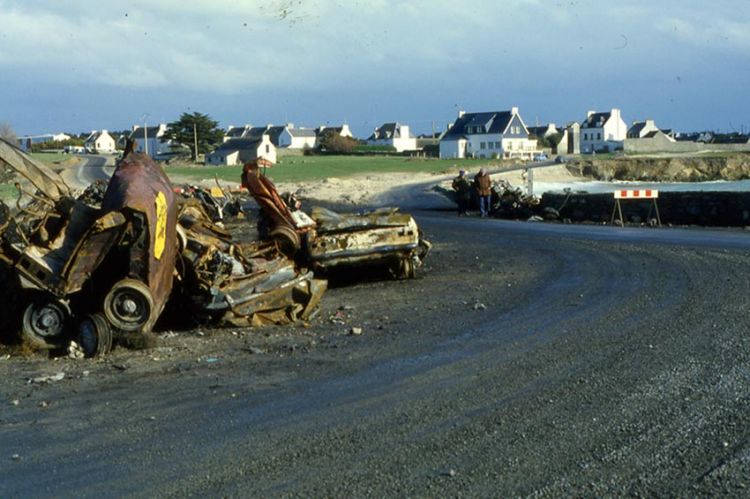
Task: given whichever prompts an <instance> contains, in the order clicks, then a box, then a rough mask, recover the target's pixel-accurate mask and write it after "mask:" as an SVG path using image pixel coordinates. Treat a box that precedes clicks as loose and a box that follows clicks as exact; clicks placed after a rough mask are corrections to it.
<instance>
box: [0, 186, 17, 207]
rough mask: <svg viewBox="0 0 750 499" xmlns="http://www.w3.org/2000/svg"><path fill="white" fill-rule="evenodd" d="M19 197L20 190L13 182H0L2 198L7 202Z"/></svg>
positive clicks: (0, 196)
mask: <svg viewBox="0 0 750 499" xmlns="http://www.w3.org/2000/svg"><path fill="white" fill-rule="evenodd" d="M17 197H18V191H17V190H16V186H14V185H13V184H0V199H2V200H3V201H5V202H6V203H7V202H8V201H10V200H14V199H16V198H17Z"/></svg>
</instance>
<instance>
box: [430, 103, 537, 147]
mask: <svg viewBox="0 0 750 499" xmlns="http://www.w3.org/2000/svg"><path fill="white" fill-rule="evenodd" d="M536 153H537V141H536V140H535V139H529V130H528V128H526V125H525V124H524V122H523V119H522V118H521V115H520V114H519V113H518V108H517V107H513V108H511V109H510V111H490V112H482V113H465V112H463V111H460V112H459V113H458V119H456V121H455V123H453V125H451V127H450V128H449V129H448V131H447V132H446V134H445V135H444V136H443V138H442V139H441V140H440V158H455V159H460V158H523V159H531V158H533V156H534V154H536Z"/></svg>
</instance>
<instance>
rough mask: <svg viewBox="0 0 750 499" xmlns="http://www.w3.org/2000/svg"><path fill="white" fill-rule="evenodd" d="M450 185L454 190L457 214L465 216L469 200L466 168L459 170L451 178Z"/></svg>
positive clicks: (469, 193)
mask: <svg viewBox="0 0 750 499" xmlns="http://www.w3.org/2000/svg"><path fill="white" fill-rule="evenodd" d="M451 187H453V190H454V191H456V203H458V216H459V217H462V216H465V215H466V214H467V210H468V209H469V201H470V200H471V184H469V179H467V178H466V170H460V171H459V172H458V177H456V178H454V179H453V184H451Z"/></svg>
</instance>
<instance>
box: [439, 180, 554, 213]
mask: <svg viewBox="0 0 750 499" xmlns="http://www.w3.org/2000/svg"><path fill="white" fill-rule="evenodd" d="M435 190H436V191H437V192H440V193H441V194H443V195H444V196H445V197H447V198H448V199H450V200H452V201H454V202H456V203H457V198H456V192H455V191H454V190H452V189H446V188H444V187H439V186H438V187H436V188H435ZM469 209H471V210H475V211H477V210H479V197H478V195H477V193H476V190H475V189H472V190H471V199H470V200H469ZM490 214H491V215H492V216H495V217H498V218H509V219H527V218H530V217H534V216H539V215H544V212H543V210H542V207H541V205H540V199H539V198H538V197H535V196H529V195H528V194H526V193H525V192H524V191H523V189H521V188H519V187H513V186H512V185H511V184H510V182H508V181H507V180H503V179H501V180H493V181H492V192H491V194H490Z"/></svg>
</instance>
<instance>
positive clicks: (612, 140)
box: [581, 109, 628, 153]
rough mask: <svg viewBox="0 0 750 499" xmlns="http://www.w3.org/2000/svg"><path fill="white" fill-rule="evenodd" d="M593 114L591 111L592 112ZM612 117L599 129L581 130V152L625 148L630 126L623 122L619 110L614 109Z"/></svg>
mask: <svg viewBox="0 0 750 499" xmlns="http://www.w3.org/2000/svg"><path fill="white" fill-rule="evenodd" d="M590 112H591V111H590ZM610 113H611V116H610V117H609V119H608V120H607V121H606V122H605V123H604V124H603V126H601V127H598V128H581V152H584V153H590V152H592V151H601V150H605V149H606V150H609V151H614V150H615V149H620V148H622V146H623V143H624V141H625V139H626V138H627V134H628V126H627V125H626V124H625V121H623V119H622V116H621V115H620V110H619V109H612V110H611V111H610Z"/></svg>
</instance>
